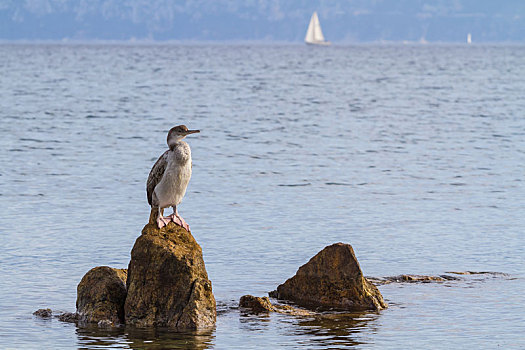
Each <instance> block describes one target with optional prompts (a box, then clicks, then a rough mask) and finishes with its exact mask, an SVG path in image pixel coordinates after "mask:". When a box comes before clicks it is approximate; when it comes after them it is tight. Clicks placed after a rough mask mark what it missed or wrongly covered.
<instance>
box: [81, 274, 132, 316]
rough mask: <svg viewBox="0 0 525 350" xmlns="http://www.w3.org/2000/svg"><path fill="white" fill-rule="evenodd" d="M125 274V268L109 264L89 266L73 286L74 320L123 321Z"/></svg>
mask: <svg viewBox="0 0 525 350" xmlns="http://www.w3.org/2000/svg"><path fill="white" fill-rule="evenodd" d="M126 276H127V270H126V269H114V268H112V267H109V266H98V267H95V268H93V269H91V270H89V271H88V273H86V274H85V275H84V277H83V278H82V280H81V281H80V283H79V284H78V287H77V314H78V321H80V322H82V323H98V322H100V321H102V320H109V322H112V323H114V324H119V323H124V302H125V300H126Z"/></svg>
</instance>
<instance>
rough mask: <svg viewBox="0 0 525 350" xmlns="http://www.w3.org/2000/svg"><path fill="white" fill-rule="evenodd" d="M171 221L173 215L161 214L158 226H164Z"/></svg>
mask: <svg viewBox="0 0 525 350" xmlns="http://www.w3.org/2000/svg"><path fill="white" fill-rule="evenodd" d="M170 221H171V217H170V216H168V217H163V216H159V218H158V219H157V226H158V227H159V228H163V227H164V226H166V225H167V224H169V222H170Z"/></svg>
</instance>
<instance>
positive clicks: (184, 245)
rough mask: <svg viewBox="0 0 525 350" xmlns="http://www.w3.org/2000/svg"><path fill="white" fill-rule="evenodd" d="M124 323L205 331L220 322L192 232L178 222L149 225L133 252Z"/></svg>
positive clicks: (210, 286)
mask: <svg viewBox="0 0 525 350" xmlns="http://www.w3.org/2000/svg"><path fill="white" fill-rule="evenodd" d="M127 289H128V295H127V298H126V303H125V318H126V324H131V325H135V326H139V327H147V326H161V327H169V328H173V329H179V330H182V329H203V328H208V327H211V326H213V325H214V324H215V320H216V305H215V298H214V296H213V293H212V285H211V282H210V281H209V280H208V274H207V272H206V269H205V266H204V260H203V258H202V250H201V247H200V246H199V244H197V242H196V241H195V239H194V238H193V236H192V235H191V233H190V232H188V231H186V230H185V229H183V228H182V227H180V226H177V225H175V224H174V223H169V224H168V225H167V226H165V227H163V228H162V229H158V228H157V226H156V225H155V224H153V223H151V222H150V223H149V224H148V225H146V226H145V227H144V229H143V231H142V235H141V236H140V237H139V238H138V239H137V240H136V242H135V245H134V247H133V250H132V251H131V261H130V263H129V268H128V279H127Z"/></svg>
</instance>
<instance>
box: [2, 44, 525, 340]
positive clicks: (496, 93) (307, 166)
mask: <svg viewBox="0 0 525 350" xmlns="http://www.w3.org/2000/svg"><path fill="white" fill-rule="evenodd" d="M524 96H525V47H524V46H513V45H497V46H490V45H469V46H466V45H426V46H416V45H413V46H411V45H357V46H336V45H334V46H332V47H323V48H316V47H305V46H302V45H226V44H221V45H175V44H166V45H162V44H158V45H110V44H107V45H72V44H70V45H51V44H39V45H22V44H18V45H9V44H3V45H0V121H1V123H0V149H1V152H0V164H1V167H0V203H1V210H0V281H1V282H0V348H3V349H4V348H5V349H71V348H79V349H98V348H105V347H109V348H114V349H128V348H134V349H166V348H174V349H175V348H179V349H185V348H198V349H298V348H304V349H328V348H331V349H378V348H381V349H390V348H391V349H407V348H420V349H430V348H432V349H456V348H470V349H481V348H485V349H494V348H502V349H511V348H512V349H516V348H523V347H525V337H524V335H523V329H524V327H525V316H524V315H525V307H524V305H525V298H524V296H523V295H524V291H525V282H524V277H525V267H524V266H525V258H524V256H525V244H524V238H523V234H524V233H525V232H524V231H525V186H524V185H525V183H524V180H525V179H524V175H525V112H524V111H525V98H524ZM178 124H185V125H187V126H188V127H189V128H192V129H200V130H201V133H200V134H197V135H191V136H189V137H187V139H186V141H187V142H188V143H189V144H190V146H191V147H192V152H193V177H192V179H191V181H190V185H189V187H188V191H187V193H186V197H185V198H184V200H183V202H182V204H181V205H180V206H179V211H180V213H181V215H182V216H183V217H184V218H185V219H186V221H188V223H189V224H190V226H191V229H192V233H193V235H194V236H195V238H196V239H197V241H198V242H199V243H200V245H201V246H202V248H203V253H204V260H205V263H206V268H207V271H208V274H209V277H210V279H211V281H212V283H213V292H214V294H215V297H216V299H217V304H218V317H217V326H216V327H215V328H214V329H212V330H209V331H206V332H198V333H191V332H190V333H173V332H166V331H165V330H161V329H157V330H155V329H150V330H137V329H130V328H116V329H107V330H99V329H97V328H77V327H76V326H75V325H74V324H69V323H62V322H60V321H58V320H57V319H48V320H45V319H39V318H36V317H35V316H33V315H32V312H33V311H35V310H36V309H39V308H46V307H49V308H52V309H53V310H54V311H55V312H59V311H75V299H76V286H77V284H78V283H79V281H80V279H81V278H82V276H83V275H84V274H85V273H86V272H87V271H88V270H89V269H91V268H92V267H95V266H100V265H109V266H112V267H117V268H126V267H127V264H128V262H129V258H130V250H131V248H132V246H133V243H134V241H135V239H136V238H137V237H138V236H139V235H140V232H141V229H142V227H143V226H144V225H145V223H146V221H147V219H148V215H149V207H148V204H147V199H146V193H145V183H146V179H147V176H148V173H149V170H150V169H151V166H152V165H153V164H154V162H155V160H156V159H157V157H158V156H159V155H160V154H162V152H164V150H165V149H166V148H167V146H166V143H165V142H166V133H167V131H168V130H169V129H170V128H171V127H173V126H175V125H178ZM335 242H345V243H350V244H351V245H352V246H353V248H354V250H355V252H356V255H357V258H358V259H359V262H360V264H361V267H362V269H363V271H364V273H365V275H367V276H375V277H382V276H391V275H398V274H403V273H408V274H443V273H446V272H447V271H489V272H499V273H501V274H485V275H467V276H461V275H460V276H459V277H461V280H460V281H450V282H446V283H427V284H398V283H393V284H388V285H384V286H380V287H379V288H380V291H381V292H382V294H383V296H384V298H385V299H386V301H387V302H388V303H389V305H390V307H389V308H388V309H386V310H384V311H381V312H377V313H375V312H368V313H363V314H359V315H354V316H352V317H349V316H341V317H339V316H337V315H333V317H331V318H328V319H327V318H315V317H310V318H309V317H293V316H288V315H280V314H271V315H262V316H253V315H252V316H251V315H246V314H244V313H242V312H240V310H239V309H238V308H237V304H238V300H239V297H240V296H242V295H244V294H253V295H256V296H264V295H266V293H267V292H268V291H271V290H273V289H275V288H276V287H277V285H279V284H280V283H282V282H284V281H285V280H286V279H287V278H289V277H291V276H293V275H294V274H295V272H296V271H297V268H298V267H299V266H301V265H302V264H304V263H305V262H307V261H308V259H309V258H310V257H312V256H313V255H315V254H316V253H317V252H318V251H320V250H321V249H322V248H323V247H325V246H326V245H329V244H332V243H335Z"/></svg>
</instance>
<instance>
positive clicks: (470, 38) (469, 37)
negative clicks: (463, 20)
mask: <svg viewBox="0 0 525 350" xmlns="http://www.w3.org/2000/svg"><path fill="white" fill-rule="evenodd" d="M467 44H472V35H471V34H470V33H468V35H467Z"/></svg>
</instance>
